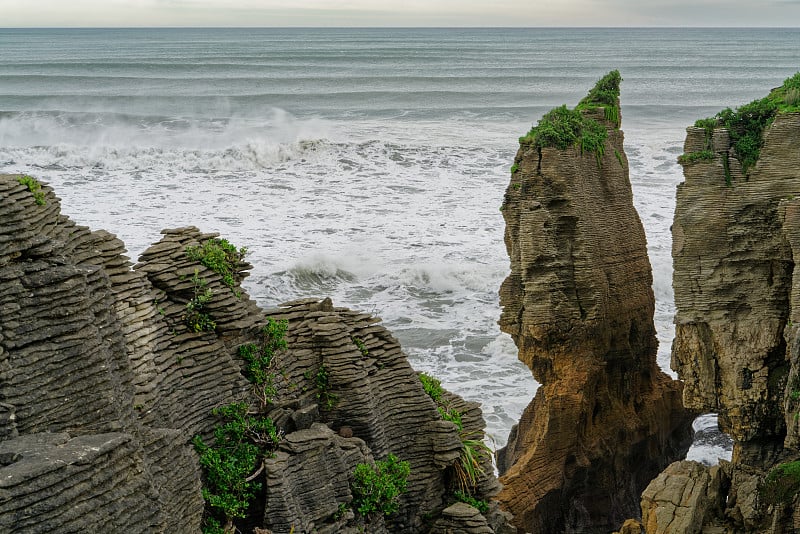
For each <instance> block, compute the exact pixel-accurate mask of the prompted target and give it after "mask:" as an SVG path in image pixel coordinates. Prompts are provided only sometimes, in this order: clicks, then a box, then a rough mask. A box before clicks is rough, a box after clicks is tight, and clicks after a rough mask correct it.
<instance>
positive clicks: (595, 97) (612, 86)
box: [575, 70, 622, 128]
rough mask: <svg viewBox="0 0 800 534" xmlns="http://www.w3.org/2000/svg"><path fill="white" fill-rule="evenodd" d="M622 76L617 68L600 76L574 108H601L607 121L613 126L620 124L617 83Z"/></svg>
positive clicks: (579, 109)
mask: <svg viewBox="0 0 800 534" xmlns="http://www.w3.org/2000/svg"><path fill="white" fill-rule="evenodd" d="M621 81H622V76H621V75H620V73H619V71H618V70H612V71H611V72H609V73H608V74H606V75H605V76H603V77H602V78H600V79H599V80H598V81H597V83H596V84H595V86H594V87H592V88H591V89H590V90H589V94H588V95H586V96H585V97H583V100H581V101H580V102H579V103H578V107H577V108H575V109H577V110H578V111H581V110H584V109H586V110H589V109H597V108H603V114H604V115H605V118H606V120H607V121H609V122H611V123H612V124H613V125H614V126H616V127H617V128H619V126H620V113H619V84H620V82H621Z"/></svg>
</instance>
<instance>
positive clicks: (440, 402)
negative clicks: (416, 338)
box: [419, 373, 492, 495]
mask: <svg viewBox="0 0 800 534" xmlns="http://www.w3.org/2000/svg"><path fill="white" fill-rule="evenodd" d="M419 379H420V382H422V387H423V389H424V390H425V393H427V394H428V396H429V397H430V398H431V399H433V401H434V402H435V403H436V409H437V410H438V411H439V415H440V416H441V417H442V419H444V420H445V421H450V422H451V423H453V424H454V425H456V427H457V428H458V431H459V434H460V437H461V455H460V456H459V459H458V461H457V462H456V463H455V464H454V465H453V471H454V473H455V480H456V484H457V485H458V487H459V488H460V491H461V492H463V493H466V494H469V495H471V494H472V491H473V490H474V489H475V487H476V486H477V484H478V480H479V479H480V477H481V476H482V475H483V474H484V470H483V467H482V466H481V460H482V459H483V458H484V457H485V456H486V455H491V454H492V451H491V449H490V448H489V447H488V446H487V445H486V444H485V443H483V441H481V440H480V439H473V437H474V436H472V435H468V434H466V433H464V425H463V423H462V421H461V413H460V412H459V411H458V410H453V409H451V408H450V407H449V406H448V404H447V402H446V401H445V400H444V399H443V398H442V397H443V394H444V388H442V383H441V382H440V381H439V379H437V378H435V377H433V376H431V375H429V374H427V373H419Z"/></svg>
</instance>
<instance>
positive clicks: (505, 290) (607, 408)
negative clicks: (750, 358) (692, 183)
mask: <svg viewBox="0 0 800 534" xmlns="http://www.w3.org/2000/svg"><path fill="white" fill-rule="evenodd" d="M615 74H616V83H615V84H614V83H613V82H614V81H615V80H614V75H615ZM609 82H611V83H610V84H609ZM604 84H605V85H607V87H604ZM618 84H619V78H618V73H615V72H614V73H611V74H609V76H607V77H605V78H604V79H603V80H601V82H599V83H598V86H597V87H596V88H595V89H594V90H593V91H592V92H591V93H590V95H589V97H587V99H585V100H584V101H583V102H582V103H581V105H579V106H578V108H577V110H576V111H578V112H580V114H581V115H580V116H578V117H576V116H575V115H574V113H570V111H569V110H567V109H566V108H556V110H553V112H551V113H550V114H548V115H546V116H545V118H543V120H542V121H540V125H539V127H537V128H538V130H537V128H535V129H534V130H532V132H531V134H529V135H528V136H527V137H525V138H522V139H521V140H520V148H519V151H518V152H517V155H516V157H515V160H514V167H512V177H511V183H510V184H509V186H508V189H507V190H506V196H505V201H504V204H503V208H502V210H503V216H504V219H505V222H506V233H505V242H506V248H507V250H508V254H509V257H510V259H511V274H510V275H509V276H508V278H507V279H506V280H505V281H504V283H503V285H502V288H501V290H500V303H501V305H502V306H503V313H502V317H501V319H500V327H501V329H502V330H503V331H504V332H507V333H509V334H511V336H512V337H513V339H514V342H515V343H516V345H517V347H518V349H519V358H520V360H522V361H523V362H524V363H525V364H526V365H528V367H530V369H531V371H532V372H533V376H534V377H535V378H536V380H538V381H539V382H540V383H541V386H540V388H539V389H538V391H537V392H536V396H535V397H534V399H533V401H532V402H531V404H530V405H529V406H528V408H527V409H526V410H525V412H524V414H523V415H522V418H521V420H520V422H519V424H518V425H517V426H516V427H515V429H514V430H513V431H512V434H511V437H510V439H509V444H508V446H507V447H506V449H504V450H503V451H501V452H500V456H499V461H498V467H499V469H500V472H501V474H502V477H501V481H502V483H503V485H504V489H503V492H502V493H501V494H500V496H499V499H500V500H501V502H502V503H503V505H504V506H505V508H506V509H508V510H509V511H510V512H512V513H513V515H514V517H515V524H516V526H517V527H518V528H519V529H520V530H524V531H528V532H534V533H555V532H604V533H607V532H610V531H612V530H614V528H615V527H617V526H619V525H620V524H621V523H622V521H623V520H624V519H625V518H627V517H633V516H636V515H638V504H639V495H640V493H641V491H642V490H643V489H644V488H645V486H646V485H647V484H648V483H649V482H650V480H651V479H652V478H653V477H654V476H655V475H657V474H658V472H659V471H660V470H661V469H663V468H664V467H665V466H666V465H667V464H669V463H670V462H671V461H673V460H675V459H678V458H680V457H682V456H683V455H684V454H685V451H686V450H687V448H688V447H689V444H690V441H691V428H690V422H691V417H690V414H688V413H687V412H686V411H684V409H683V407H682V405H681V386H680V384H679V383H678V382H675V381H673V380H671V379H670V378H669V377H668V376H666V375H665V374H664V373H662V372H661V371H660V369H659V368H658V365H657V363H656V350H657V343H658V342H657V339H656V335H655V327H654V324H653V312H654V298H653V292H652V288H651V286H652V274H651V268H650V263H649V260H648V258H647V249H646V242H645V234H644V230H643V228H642V225H641V222H640V220H639V217H638V215H637V213H636V210H635V209H634V207H633V202H632V194H631V187H630V182H629V180H628V163H627V159H626V157H625V153H624V151H623V146H622V145H623V133H622V132H621V131H620V130H619V101H618V95H619V85H618ZM598 88H599V89H600V90H602V91H605V95H606V100H605V101H604V102H598V101H597V99H594V98H593V95H595V96H596V94H597V92H598ZM609 92H611V94H612V96H611V97H610V98H609V97H608V94H609ZM601 96H602V95H601ZM554 117H555V119H556V124H555V126H552V128H550V126H549V124H548V123H547V121H548V120H551V121H552V120H553V118H554ZM581 120H583V121H584V122H583V127H582V128H583V132H584V133H583V134H581V133H580V132H579V133H578V139H577V140H575V141H570V142H568V143H565V144H564V145H562V146H558V143H557V142H556V143H553V142H552V139H551V138H548V137H545V136H546V135H551V134H550V132H551V130H555V131H559V130H561V126H562V125H563V121H572V122H573V123H575V124H580V121H581ZM587 120H589V121H591V123H589V124H587V123H586V121H587ZM558 121H562V122H558ZM592 123H593V124H592ZM548 128H550V129H548ZM587 131H588V133H589V134H591V135H592V136H594V137H589V138H588V139H587V135H588V134H587ZM598 131H599V133H598ZM581 135H583V137H582V138H581V137H580V136H581ZM604 136H605V137H604ZM597 139H601V140H602V142H601V143H599V144H598V143H595V144H594V148H591V147H592V141H595V140H597ZM554 144H555V145H556V146H553V145H554ZM590 148H591V149H590Z"/></svg>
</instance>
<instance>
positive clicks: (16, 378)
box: [0, 175, 511, 533]
mask: <svg viewBox="0 0 800 534" xmlns="http://www.w3.org/2000/svg"><path fill="white" fill-rule="evenodd" d="M43 191H44V192H45V204H44V205H39V204H36V202H35V201H34V199H33V197H32V195H31V194H30V192H29V191H27V188H23V187H22V186H20V185H19V183H18V182H17V179H16V177H15V176H8V175H0V400H2V403H0V530H2V531H3V532H26V533H28V532H55V531H59V532H61V531H64V532H67V531H69V532H87V531H91V532H112V531H113V532H117V531H119V532H129V531H130V532H170V533H183V532H186V533H190V532H191V533H194V532H198V531H199V530H200V522H201V519H202V517H203V509H204V503H203V499H202V496H201V478H202V474H201V470H200V466H199V464H198V458H197V454H196V453H195V451H194V448H193V446H192V445H191V439H192V437H193V436H195V435H200V436H202V437H203V439H204V440H206V441H208V440H209V439H211V435H212V431H213V428H214V426H215V425H216V424H217V421H216V419H215V418H214V417H213V416H212V415H211V410H212V409H213V408H215V407H217V406H221V405H226V404H230V403H232V402H240V401H243V402H247V403H249V404H250V406H251V407H252V408H253V409H255V408H258V409H260V410H262V411H264V412H265V415H267V416H269V417H270V418H271V419H272V420H273V421H274V422H275V424H276V425H277V427H278V429H279V433H280V435H281V437H282V438H283V439H282V440H281V443H280V446H279V448H278V450H277V451H276V452H275V457H274V458H270V459H269V460H267V461H266V462H265V465H264V469H263V470H262V471H261V472H260V473H258V474H257V475H256V476H257V481H258V482H260V483H261V484H262V487H263V491H262V492H261V493H259V495H260V501H259V502H257V503H255V504H254V505H253V510H254V511H252V513H251V514H250V517H248V518H246V519H244V520H242V521H241V522H240V524H238V523H237V526H238V527H239V528H240V529H241V530H243V531H250V530H253V529H254V528H258V529H261V530H262V531H269V530H271V531H272V532H275V533H288V532H295V533H299V532H328V533H334V532H343V533H355V532H363V531H365V532H370V533H387V532H398V533H418V532H427V531H428V530H429V529H430V523H426V519H427V518H434V519H435V518H436V517H438V516H439V515H440V513H441V512H442V510H443V509H444V508H446V507H447V506H448V505H449V504H450V502H451V500H452V495H451V494H452V491H453V489H454V482H453V478H454V475H453V469H454V467H453V465H454V463H455V462H457V461H458V459H459V457H460V455H461V450H462V447H463V445H462V436H461V435H460V434H459V430H458V429H457V427H456V426H455V425H454V424H452V423H450V422H447V421H443V420H442V418H441V415H440V414H439V412H438V410H437V407H436V405H435V404H434V402H433V401H432V400H431V399H430V398H429V397H428V396H427V395H426V394H425V393H424V390H423V388H422V384H421V382H420V380H419V378H418V376H417V373H416V372H414V370H413V369H412V368H411V367H410V365H409V364H408V361H407V359H406V356H405V355H404V354H403V352H402V350H401V348H400V345H399V343H398V342H397V340H396V339H395V338H394V337H393V336H392V335H391V334H390V333H389V332H388V331H387V330H386V329H385V328H383V327H381V326H380V325H378V324H376V323H378V322H379V321H380V319H378V318H375V317H372V316H370V315H368V314H363V313H358V312H354V311H351V310H348V309H346V308H336V307H334V306H333V304H332V303H331V301H330V300H329V299H301V300H297V301H293V302H290V303H286V304H282V305H280V306H278V307H275V308H271V309H269V310H261V309H260V308H258V307H257V306H256V304H255V302H254V301H253V300H251V299H250V298H249V297H248V295H247V294H246V293H245V292H243V291H241V288H240V287H239V285H238V284H239V283H240V282H241V280H242V279H244V278H245V277H246V276H247V274H248V273H247V270H248V269H249V268H250V265H249V264H247V263H246V262H241V263H240V264H239V265H238V266H236V269H235V272H234V273H233V278H234V282H235V284H234V287H228V286H227V285H225V283H224V282H223V280H222V278H221V277H220V276H219V275H218V274H217V273H215V272H214V271H211V270H210V269H208V268H206V267H204V266H203V265H201V264H200V263H198V262H196V261H193V260H190V259H189V258H188V256H187V254H186V248H187V247H189V246H197V245H200V244H202V243H203V242H204V241H205V240H207V239H210V238H214V237H217V235H218V234H214V233H202V232H201V231H200V230H199V229H197V228H194V227H185V228H178V229H172V230H165V231H163V238H162V239H161V241H159V242H158V243H156V244H155V245H153V246H152V247H150V248H149V249H148V250H146V251H145V252H144V253H143V254H142V256H141V257H140V259H139V263H138V264H137V265H136V266H131V263H130V262H129V261H128V259H127V258H126V257H125V256H124V255H123V254H124V252H125V250H124V245H123V243H122V242H121V241H120V240H118V239H117V238H116V237H114V236H113V235H111V234H109V233H107V232H104V231H96V232H92V231H90V230H89V229H87V228H85V227H81V226H77V225H76V224H75V223H74V222H72V221H70V220H69V219H68V218H67V217H65V216H63V215H61V214H60V212H59V205H58V199H57V198H56V197H55V196H54V195H53V193H52V191H51V190H50V188H49V187H47V186H46V184H45V185H44V187H43ZM195 275H196V276H197V277H199V278H202V279H203V280H204V283H205V287H206V288H207V289H209V290H210V291H211V293H212V298H211V300H210V302H209V303H208V304H207V306H206V308H205V310H204V311H205V312H207V313H208V314H209V316H210V317H211V318H213V320H214V322H215V323H216V326H215V327H214V328H213V329H212V330H210V331H203V332H194V331H192V330H190V328H189V327H188V326H187V324H186V314H187V302H189V301H190V300H191V299H192V298H193V297H194V295H195V284H196V282H195V281H193V280H192V279H193V278H194V277H195ZM268 319H274V320H284V319H285V320H286V321H288V332H287V335H286V341H287V343H288V348H287V349H285V350H281V351H279V352H278V353H276V354H275V355H274V356H273V358H272V364H271V366H272V368H273V369H274V373H273V375H272V379H273V384H272V385H273V386H274V392H272V393H271V394H270V398H269V399H264V398H261V397H260V395H258V394H257V392H256V390H255V388H254V387H253V384H251V383H250V382H248V381H247V380H246V379H245V377H244V375H243V369H244V367H245V361H244V360H243V359H242V358H240V357H239V356H238V350H239V347H240V346H241V345H243V344H245V343H259V342H260V341H261V340H262V338H261V336H262V334H261V329H262V327H263V326H265V325H266V324H267V322H268ZM320 376H324V380H323V382H324V383H321V382H320ZM445 395H446V397H447V400H448V402H449V405H450V406H451V408H452V409H457V410H458V411H459V412H461V413H462V422H463V433H464V434H463V435H465V436H470V437H472V438H474V439H481V438H482V437H483V428H484V426H485V423H484V421H483V418H482V416H481V413H480V409H479V407H478V405H477V404H476V403H467V402H465V401H463V400H462V399H460V398H459V397H456V396H454V395H450V394H447V393H446V394H445ZM389 453H394V454H396V455H397V456H398V457H400V459H401V460H407V461H408V462H409V463H410V466H411V475H410V477H409V481H408V487H409V491H408V492H407V493H406V494H404V495H403V496H402V498H401V501H400V510H399V512H398V513H396V514H394V515H392V516H391V517H389V518H387V519H386V520H384V519H383V518H382V517H368V518H359V517H356V516H354V514H353V512H352V511H350V510H348V509H347V508H346V505H348V504H349V503H350V501H351V500H352V495H351V493H350V478H351V476H352V472H353V469H354V467H355V465H356V464H358V463H361V462H367V463H371V462H374V461H375V460H380V459H384V458H385V457H386V456H387V455H388V454H389ZM482 467H483V470H484V473H483V474H482V475H481V476H480V477H479V479H478V481H477V484H476V487H475V488H473V493H474V495H475V497H476V498H478V499H489V498H490V497H492V496H493V495H495V494H497V492H498V491H499V484H498V482H497V479H496V478H495V477H494V474H493V467H492V465H491V461H490V459H489V458H488V456H487V457H485V458H483V459H482ZM495 508H496V506H495ZM490 515H491V518H490V520H488V521H487V519H486V518H483V516H480V515H479V516H477V517H473V516H470V518H469V521H467V522H468V523H469V522H473V523H474V522H477V523H480V524H482V525H489V524H491V526H487V527H486V528H489V529H490V530H488V531H486V530H485V529H484V530H481V532H484V531H486V532H498V533H507V532H511V531H509V530H508V529H509V525H508V522H509V518H508V517H507V516H505V515H503V514H501V513H497V512H496V510H494V512H493V513H492V514H490ZM476 532H477V531H476Z"/></svg>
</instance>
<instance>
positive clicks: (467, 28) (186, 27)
mask: <svg viewBox="0 0 800 534" xmlns="http://www.w3.org/2000/svg"><path fill="white" fill-rule="evenodd" d="M236 29H242V30H283V29H286V30H649V29H659V30H726V29H728V30H770V29H772V30H796V29H800V25H796V26H657V25H653V26H558V25H553V26H367V25H364V26H294V25H286V26H144V25H143V26H0V30H236Z"/></svg>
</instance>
